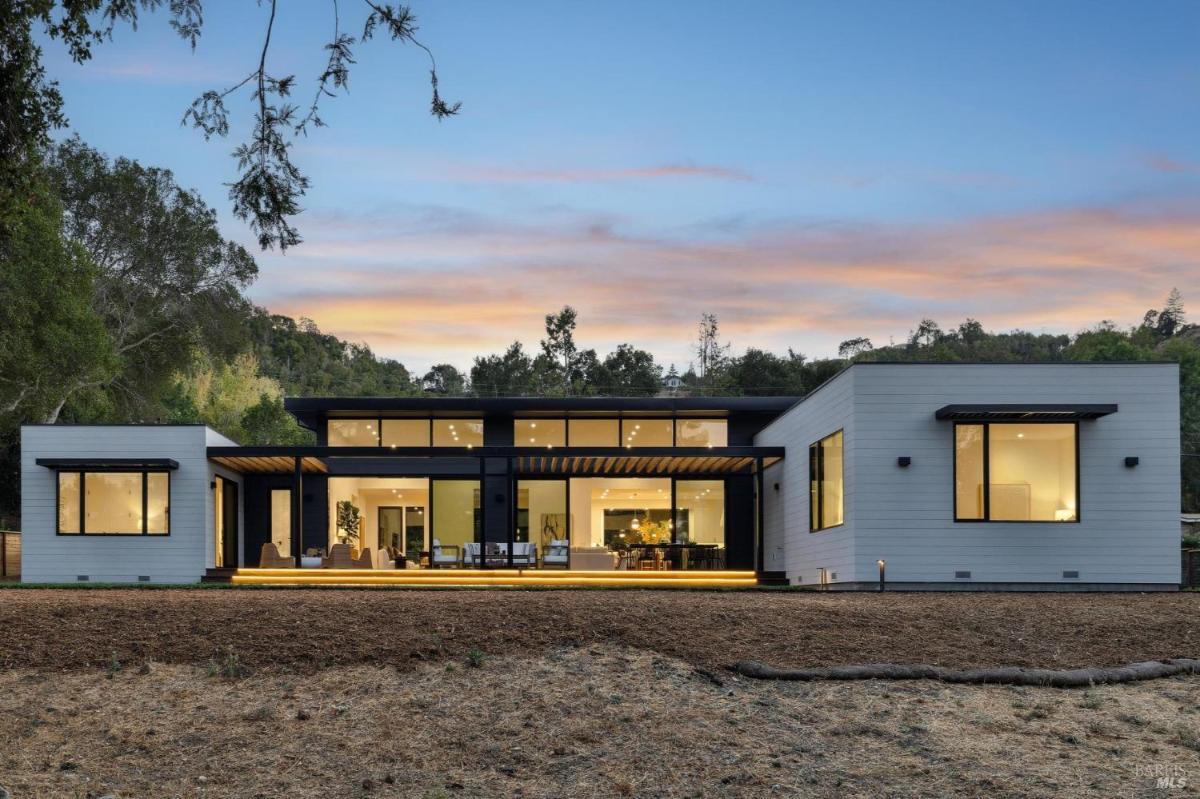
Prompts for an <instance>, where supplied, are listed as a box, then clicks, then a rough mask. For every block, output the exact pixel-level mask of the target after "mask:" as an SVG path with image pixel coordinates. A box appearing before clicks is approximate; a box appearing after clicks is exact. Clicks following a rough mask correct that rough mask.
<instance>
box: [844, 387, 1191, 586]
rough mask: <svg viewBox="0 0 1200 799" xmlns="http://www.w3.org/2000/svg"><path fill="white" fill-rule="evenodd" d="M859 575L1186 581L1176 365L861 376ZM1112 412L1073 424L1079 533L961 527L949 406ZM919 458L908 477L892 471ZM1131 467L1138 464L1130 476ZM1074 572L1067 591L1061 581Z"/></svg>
mask: <svg viewBox="0 0 1200 799" xmlns="http://www.w3.org/2000/svg"><path fill="white" fill-rule="evenodd" d="M852 371H855V372H857V373H858V374H857V378H856V380H855V383H854V388H855V394H854V401H853V402H854V415H855V431H856V434H857V435H856V436H855V439H854V442H853V446H854V449H855V454H856V463H857V480H858V483H857V486H858V491H857V493H856V495H855V512H856V520H857V524H856V528H855V529H856V541H855V555H856V561H855V574H856V578H855V579H857V580H859V581H871V580H874V579H876V577H877V573H878V572H877V566H876V561H877V560H878V559H880V558H883V559H885V560H886V561H887V573H888V579H889V580H894V581H898V582H955V578H954V572H955V571H960V570H964V571H970V572H971V580H972V581H978V582H1040V583H1076V582H1078V583H1167V584H1174V583H1177V582H1178V580H1179V562H1178V561H1179V555H1178V548H1179V542H1178V526H1179V524H1178V515H1179V388H1178V372H1177V369H1176V367H1175V366H1174V365H1171V364H1054V365H1017V364H1013V365H1008V364H1005V365H998V364H989V365H970V366H967V365H934V364H931V365H924V364H922V365H894V366H893V365H870V366H862V367H856V368H855V369H854V370H852ZM960 403H961V404H972V403H1116V404H1117V405H1118V406H1119V410H1118V411H1117V413H1115V414H1112V415H1110V416H1106V417H1103V418H1101V419H1097V420H1094V421H1085V422H1081V423H1080V425H1079V436H1080V439H1079V472H1080V480H1079V494H1080V519H1081V520H1080V522H1079V523H1064V524H1054V523H1042V524H1039V523H1019V524H1005V523H963V522H958V523H956V522H954V520H953V501H954V500H953V424H952V423H951V422H943V421H937V420H936V419H934V417H933V414H934V411H935V410H937V409H938V408H940V407H942V406H943V405H949V404H960ZM901 455H908V456H910V457H912V459H913V463H912V465H911V466H910V467H908V468H907V469H901V468H899V467H898V466H897V465H896V458H897V457H899V456H901ZM1128 455H1134V456H1137V457H1138V458H1139V459H1140V463H1139V465H1138V466H1137V467H1136V468H1133V469H1129V468H1126V467H1125V465H1124V459H1125V457H1126V456H1128ZM1067 570H1073V571H1078V572H1079V577H1078V579H1074V578H1068V579H1064V578H1063V576H1062V573H1063V571H1067Z"/></svg>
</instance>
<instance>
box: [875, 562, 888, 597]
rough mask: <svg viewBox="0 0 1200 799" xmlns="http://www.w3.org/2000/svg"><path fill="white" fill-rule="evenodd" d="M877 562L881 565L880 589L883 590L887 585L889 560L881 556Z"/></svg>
mask: <svg viewBox="0 0 1200 799" xmlns="http://www.w3.org/2000/svg"><path fill="white" fill-rule="evenodd" d="M875 563H876V564H877V565H878V566H879V590H880V591H882V590H884V588H885V587H886V585H887V561H886V560H884V559H883V558H880V559H879V560H877V561H875Z"/></svg>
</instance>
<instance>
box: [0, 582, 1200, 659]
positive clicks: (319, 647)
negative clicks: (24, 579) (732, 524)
mask: <svg viewBox="0 0 1200 799" xmlns="http://www.w3.org/2000/svg"><path fill="white" fill-rule="evenodd" d="M601 643H602V644H611V645H619V646H626V647H629V648H632V649H637V650H642V651H652V652H656V653H657V654H659V655H662V656H667V657H672V658H678V659H680V660H682V661H686V662H688V663H692V664H695V665H699V666H703V667H706V668H709V669H718V668H721V667H723V666H726V665H728V664H730V663H732V662H734V661H736V660H739V659H743V658H754V659H758V660H761V661H764V662H766V663H769V664H772V665H776V666H784V667H786V666H819V665H843V664H851V663H872V662H898V663H932V664H940V665H945V666H957V667H969V666H994V665H1018V666H1046V667H1064V668H1066V667H1076V666H1090V665H1097V666H1103V665H1119V664H1124V663H1128V662H1131V661H1135V660H1147V659H1156V658H1165V657H1200V594H1192V593H1188V594H1147V595H1134V594H953V593H944V594H901V593H890V594H882V595H881V594H832V593H831V594H816V593H808V592H781V591H755V592H747V591H729V592H712V591H707V592H705V591H695V592H692V591H687V592H681V591H647V590H637V591H594V590H593V591H583V590H576V591H498V590H478V591H464V590H455V591H431V590H415V591H414V590H408V591H402V590H401V591H397V590H383V591H378V590H328V589H326V590H322V589H298V590H237V589H232V590H203V589H179V590H174V589H169V590H128V589H127V590H105V589H86V590H70V589H0V666H2V667H5V668H9V669H13V668H21V667H33V668H48V669H54V670H69V669H86V668H97V667H99V668H104V667H105V666H107V665H108V664H109V663H110V662H112V661H113V660H116V661H117V662H119V663H123V664H140V663H142V662H144V661H147V660H153V661H156V662H160V663H176V664H184V665H197V664H203V663H206V662H207V661H208V660H209V659H211V658H213V657H214V656H216V655H217V653H218V652H221V651H227V650H232V651H233V652H234V653H235V654H236V655H237V657H238V658H240V659H241V661H243V662H245V663H247V664H249V665H251V666H254V667H260V668H261V667H267V666H280V667H288V668H292V669H296V670H300V671H303V670H306V669H308V670H311V669H316V668H322V667H326V666H332V665H359V664H388V665H392V666H397V667H399V668H402V669H404V668H414V667H415V666H417V665H418V664H420V663H421V662H422V661H423V660H441V659H443V658H446V657H449V658H460V657H462V656H463V655H464V654H465V653H466V652H468V651H469V650H471V649H478V650H480V651H482V652H485V653H487V654H488V655H491V656H495V655H504V654H519V655H528V654H531V653H536V652H538V651H544V650H546V649H548V648H552V647H561V646H590V645H595V644H601Z"/></svg>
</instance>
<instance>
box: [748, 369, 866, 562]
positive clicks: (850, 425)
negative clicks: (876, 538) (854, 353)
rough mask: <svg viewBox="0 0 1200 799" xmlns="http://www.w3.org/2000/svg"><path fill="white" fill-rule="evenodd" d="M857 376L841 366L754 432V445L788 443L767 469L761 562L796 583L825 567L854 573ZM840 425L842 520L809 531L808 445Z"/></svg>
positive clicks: (764, 487)
mask: <svg viewBox="0 0 1200 799" xmlns="http://www.w3.org/2000/svg"><path fill="white" fill-rule="evenodd" d="M857 378H858V370H856V369H848V370H846V371H844V372H842V373H841V374H839V375H838V376H837V377H835V378H833V379H832V380H830V381H829V382H828V383H826V384H825V385H823V386H822V387H821V388H820V389H819V390H817V391H816V392H814V393H812V394H810V395H809V396H808V397H807V398H806V399H805V400H804V401H802V402H800V403H798V404H797V405H795V406H793V407H792V408H791V409H790V410H788V411H787V412H786V413H784V414H783V415H782V416H780V417H779V418H778V419H776V420H775V421H773V422H772V423H771V424H770V425H768V426H767V427H766V428H764V429H763V430H762V431H761V432H760V433H759V434H758V435H757V436H755V438H754V444H755V445H756V446H765V447H780V446H781V447H786V448H787V453H786V456H785V457H784V459H783V460H782V461H780V462H779V463H777V464H776V465H774V466H772V467H770V468H768V469H767V471H766V472H765V474H764V475H763V541H764V543H763V567H764V569H765V570H766V571H782V572H785V573H786V574H787V577H788V580H789V581H790V582H792V583H798V584H800V585H815V584H818V583H819V581H820V570H821V569H822V568H824V569H825V570H826V571H827V572H828V575H829V580H830V581H839V582H840V581H847V580H852V579H854V577H853V573H854V563H855V560H854V558H855V536H854V529H855V521H856V519H855V508H854V496H855V493H856V486H857V481H856V472H855V463H856V455H855V452H854V449H853V448H852V447H851V446H850V442H852V441H854V439H855V429H854V425H855V420H854V414H853V398H854V382H855V380H857ZM838 430H842V431H843V433H844V439H843V440H844V442H845V472H844V475H845V484H844V487H843V490H844V492H845V493H844V497H845V499H844V502H845V504H844V506H843V513H844V517H843V518H844V523H843V524H842V525H841V526H840V527H833V528H830V529H827V530H821V531H820V532H816V533H810V532H809V531H808V524H809V509H808V505H809V495H808V491H809V487H808V446H809V444H812V443H814V442H816V441H819V440H821V439H822V438H824V437H825V436H827V435H829V434H830V433H836V432H837V431H838ZM776 484H778V485H779V489H778V490H776V489H775V485H776ZM835 574H836V575H837V576H836V577H834V576H833V575H835Z"/></svg>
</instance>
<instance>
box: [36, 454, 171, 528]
mask: <svg viewBox="0 0 1200 799" xmlns="http://www.w3.org/2000/svg"><path fill="white" fill-rule="evenodd" d="M105 473H109V474H137V475H140V476H141V478H142V531H141V532H140V533H138V532H128V533H89V532H87V475H89V474H105ZM64 474H73V475H76V476H78V477H79V531H78V532H75V533H64V532H63V531H62V513H61V512H60V508H61V507H62V475H64ZM151 474H164V475H166V477H167V507H166V513H165V515H166V521H167V531H166V532H165V533H151V532H149V531H148V527H149V513H147V511H148V510H149V501H150V499H149V490H148V489H149V480H150V478H149V475H151ZM54 534H55V535H56V536H65V537H67V538H74V537H80V536H89V537H91V538H129V537H131V536H145V537H146V538H170V537H171V470H170V469H61V470H59V471H57V472H55V474H54Z"/></svg>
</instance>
